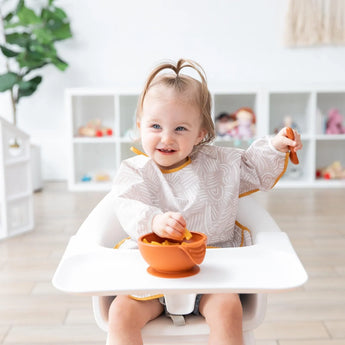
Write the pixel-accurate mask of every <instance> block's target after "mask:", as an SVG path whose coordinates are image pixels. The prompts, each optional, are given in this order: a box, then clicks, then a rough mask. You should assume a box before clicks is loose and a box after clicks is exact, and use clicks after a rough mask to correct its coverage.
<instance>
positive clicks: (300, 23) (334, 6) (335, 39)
mask: <svg viewBox="0 0 345 345" xmlns="http://www.w3.org/2000/svg"><path fill="white" fill-rule="evenodd" d="M285 44H286V45H287V46H290V47H302V46H315V45H345V0H289V6H288V12H287V16H286V30H285Z"/></svg>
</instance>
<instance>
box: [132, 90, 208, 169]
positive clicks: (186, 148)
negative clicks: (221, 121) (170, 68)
mask: <svg viewBox="0 0 345 345" xmlns="http://www.w3.org/2000/svg"><path fill="white" fill-rule="evenodd" d="M137 125H138V127H139V128H140V133H141V141H142V146H143V149H144V151H145V153H146V154H147V155H148V156H149V157H150V158H152V159H153V160H154V161H155V162H156V164H157V165H158V166H159V167H160V168H162V169H174V168H177V167H179V166H181V165H182V164H184V163H185V162H186V161H187V158H188V156H189V155H190V153H191V152H192V150H193V147H194V145H197V144H198V143H199V142H200V141H201V140H202V139H203V137H204V136H205V134H206V131H205V130H204V129H202V128H201V115H200V111H199V108H198V107H197V106H195V105H192V104H191V103H190V102H188V101H187V100H186V99H184V98H183V97H181V95H179V94H178V93H176V92H175V91H174V90H173V89H172V88H168V87H163V86H155V87H153V88H151V89H150V90H149V92H148V93H147V95H146V97H145V101H144V104H143V109H142V114H141V118H140V120H139V121H138V123H137Z"/></svg>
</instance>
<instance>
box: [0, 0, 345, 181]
mask: <svg viewBox="0 0 345 345" xmlns="http://www.w3.org/2000/svg"><path fill="white" fill-rule="evenodd" d="M57 4H59V5H60V6H62V7H63V8H64V9H65V10H66V12H67V13H68V14H69V16H70V18H71V23H72V30H73V33H74V37H73V39H71V40H69V41H66V42H61V43H60V44H59V46H58V48H59V52H60V55H61V57H62V58H63V59H65V60H66V61H67V62H68V63H69V64H70V67H69V68H68V70H67V71H66V72H64V73H61V72H59V71H58V70H56V69H55V68H53V67H47V68H46V69H45V70H44V71H42V72H44V74H43V76H44V79H43V83H42V84H41V86H40V88H39V90H38V92H37V93H36V94H35V95H33V96H32V97H30V98H28V99H22V101H21V104H20V107H19V121H18V122H19V127H21V128H22V129H24V130H26V131H27V132H28V133H29V134H30V135H31V136H32V139H33V141H34V142H38V143H40V144H41V146H42V155H43V177H44V178H45V179H66V178H67V168H68V167H67V166H66V162H67V160H66V156H67V155H68V147H67V145H66V141H67V132H66V124H67V121H68V119H67V118H66V115H65V112H64V100H63V96H64V89H65V88H66V87H115V88H122V87H123V88H138V89H140V87H141V86H142V85H143V83H144V79H145V77H146V75H147V73H148V72H149V70H150V69H151V68H152V67H153V66H154V65H155V64H156V63H157V62H158V61H160V60H162V59H165V58H170V59H178V58H179V57H188V58H192V59H195V60H196V61H198V62H199V63H200V64H201V65H202V66H203V67H204V68H205V70H206V73H207V75H208V80H209V84H210V88H213V89H215V88H217V87H226V85H229V84H234V83H257V82H259V83H260V82H264V83H284V82H288V83H290V84H291V83H293V84H296V85H298V84H299V83H304V82H308V83H310V82H317V83H323V82H325V83H330V82H331V83H333V82H334V83H336V82H344V80H345V68H344V61H345V47H318V48H302V49H301V48H300V49H288V48H285V47H284V45H283V39H282V38H283V28H284V19H285V12H286V8H287V0H261V1H258V0H145V1H142V0H132V1H130V0H128V1H123V0H122V1H118V0H98V1H94V0H73V1H68V0H60V1H59V0H57ZM0 62H1V61H0ZM0 114H1V116H4V117H7V118H9V116H8V114H9V106H8V103H7V101H6V99H5V97H4V96H3V95H2V96H1V97H0Z"/></svg>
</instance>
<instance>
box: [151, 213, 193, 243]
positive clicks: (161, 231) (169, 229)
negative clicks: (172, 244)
mask: <svg viewBox="0 0 345 345" xmlns="http://www.w3.org/2000/svg"><path fill="white" fill-rule="evenodd" d="M185 228H186V221H185V220H184V218H183V217H182V215H181V213H178V212H166V213H163V214H160V215H157V216H155V217H154V218H153V220H152V231H153V232H154V233H156V234H157V235H158V236H160V237H166V238H171V239H173V240H177V241H180V240H182V238H183V236H184V230H185Z"/></svg>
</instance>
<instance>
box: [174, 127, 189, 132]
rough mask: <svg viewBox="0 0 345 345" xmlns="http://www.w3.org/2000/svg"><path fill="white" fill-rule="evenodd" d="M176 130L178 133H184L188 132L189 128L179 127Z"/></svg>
mask: <svg viewBox="0 0 345 345" xmlns="http://www.w3.org/2000/svg"><path fill="white" fill-rule="evenodd" d="M175 130H176V131H178V132H182V131H186V130H187V128H186V127H183V126H178V127H176V129H175Z"/></svg>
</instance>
